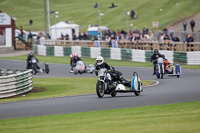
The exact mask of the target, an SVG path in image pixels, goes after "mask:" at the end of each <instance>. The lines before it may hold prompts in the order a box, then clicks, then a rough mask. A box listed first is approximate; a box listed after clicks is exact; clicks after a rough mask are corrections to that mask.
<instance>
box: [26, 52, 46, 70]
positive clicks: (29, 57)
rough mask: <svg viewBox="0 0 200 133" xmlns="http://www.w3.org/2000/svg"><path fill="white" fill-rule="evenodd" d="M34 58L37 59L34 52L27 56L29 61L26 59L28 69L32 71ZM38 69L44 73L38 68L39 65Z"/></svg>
mask: <svg viewBox="0 0 200 133" xmlns="http://www.w3.org/2000/svg"><path fill="white" fill-rule="evenodd" d="M33 57H35V56H34V53H33V52H30V53H29V54H28V55H27V59H26V63H27V65H26V69H31V67H32V62H31V59H32V58H33ZM35 59H36V60H37V62H39V60H38V59H37V58H36V57H35ZM36 68H37V69H38V70H40V71H41V72H42V69H40V67H39V66H38V64H36Z"/></svg>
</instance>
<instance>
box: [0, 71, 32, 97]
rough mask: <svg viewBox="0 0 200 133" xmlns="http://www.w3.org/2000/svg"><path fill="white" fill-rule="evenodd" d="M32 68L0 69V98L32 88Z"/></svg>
mask: <svg viewBox="0 0 200 133" xmlns="http://www.w3.org/2000/svg"><path fill="white" fill-rule="evenodd" d="M32 83H33V81H32V70H31V69H30V70H9V69H0V98H6V97H11V96H15V95H19V94H23V93H25V92H28V91H30V90H32V88H33V87H32Z"/></svg>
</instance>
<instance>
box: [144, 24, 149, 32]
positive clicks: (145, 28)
mask: <svg viewBox="0 0 200 133" xmlns="http://www.w3.org/2000/svg"><path fill="white" fill-rule="evenodd" d="M143 34H149V29H148V28H147V26H145V27H144V28H143Z"/></svg>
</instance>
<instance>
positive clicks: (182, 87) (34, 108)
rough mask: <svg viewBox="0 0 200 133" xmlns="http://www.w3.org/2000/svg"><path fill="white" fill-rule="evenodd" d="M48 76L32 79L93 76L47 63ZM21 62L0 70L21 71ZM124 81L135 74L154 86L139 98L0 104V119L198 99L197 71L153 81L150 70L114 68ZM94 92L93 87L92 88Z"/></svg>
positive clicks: (125, 95) (75, 98) (88, 96)
mask: <svg viewBox="0 0 200 133" xmlns="http://www.w3.org/2000/svg"><path fill="white" fill-rule="evenodd" d="M40 66H41V64H40ZM49 66H50V74H48V75H47V74H37V75H34V78H50V77H95V75H94V74H88V73H87V74H82V75H74V74H73V73H69V69H70V67H69V65H64V64H49ZM25 67H26V63H25V62H24V61H10V60H0V68H4V69H24V68H25ZM115 68H116V70H119V71H121V72H122V73H123V74H124V77H125V78H128V79H130V78H131V76H132V73H133V72H134V71H136V72H137V73H138V74H139V76H140V78H141V79H142V80H157V81H159V84H158V85H156V86H150V87H145V88H144V92H142V93H141V95H140V96H135V95H134V93H123V94H117V96H116V97H114V98H113V97H111V96H110V95H105V97H104V98H102V99H99V98H98V97H97V95H96V94H95V93H94V94H86V95H78V96H66V97H58V98H48V99H38V100H29V101H19V102H8V103H0V119H8V118H19V117H30V116H44V115H55V114H68V113H77V112H88V111H96V110H108V109H119V108H131V107H141V106H149V105H161V104H170V103H182V102H192V101H199V100H200V80H199V78H200V70H192V69H191V70H190V69H183V70H182V73H183V74H182V75H181V76H180V78H177V77H168V76H165V77H164V79H157V78H156V77H155V76H153V75H152V69H151V68H136V67H115ZM94 89H95V86H94Z"/></svg>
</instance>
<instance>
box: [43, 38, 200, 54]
mask: <svg viewBox="0 0 200 133" xmlns="http://www.w3.org/2000/svg"><path fill="white" fill-rule="evenodd" d="M46 45H47V46H65V47H70V46H81V47H94V43H93V41H82V40H81V41H68V40H46ZM100 46H101V47H102V48H108V47H109V45H108V42H106V41H100ZM118 48H127V49H139V50H154V49H159V50H168V51H182V52H187V51H200V42H192V43H183V42H169V43H160V42H141V41H135V42H130V41H119V42H118Z"/></svg>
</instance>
